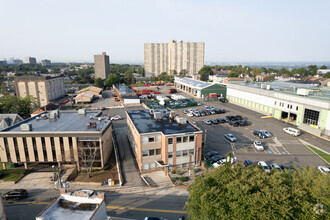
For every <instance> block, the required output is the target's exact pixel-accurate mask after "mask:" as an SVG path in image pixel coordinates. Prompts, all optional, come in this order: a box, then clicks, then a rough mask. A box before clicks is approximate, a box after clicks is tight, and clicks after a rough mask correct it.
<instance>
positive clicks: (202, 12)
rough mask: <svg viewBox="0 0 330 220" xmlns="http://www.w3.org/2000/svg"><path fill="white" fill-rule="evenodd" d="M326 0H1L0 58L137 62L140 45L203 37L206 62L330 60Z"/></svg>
mask: <svg viewBox="0 0 330 220" xmlns="http://www.w3.org/2000/svg"><path fill="white" fill-rule="evenodd" d="M329 8H330V1H326V0H319V1H317V3H316V2H310V1H307V0H304V1H298V0H292V1H284V0H278V1H272V2H271V1H261V0H250V1H244V0H233V1H224V0H208V1H203V2H201V1H198V0H192V1H187V0H176V1H175V0H164V1H160V0H141V1H133V0H130V1H128V0H121V1H119V0H117V1H105V0H104V1H103V0H96V1H86V0H82V1H63V0H58V1H47V3H45V2H44V1H42V0H31V1H23V0H16V1H10V0H3V1H2V3H1V7H0V17H1V18H2V21H3V22H2V30H3V31H2V34H1V35H0V42H1V43H0V59H1V60H2V59H3V58H6V59H7V60H8V59H9V58H11V57H15V58H19V59H22V60H24V57H28V56H32V57H36V58H37V61H38V62H40V60H42V59H50V60H51V61H52V62H81V63H83V62H89V63H92V62H93V55H94V54H100V53H102V52H103V51H105V52H107V54H109V55H110V62H111V63H118V64H121V63H122V64H124V63H127V64H143V56H144V43H148V42H157V43H166V42H168V41H169V40H172V39H174V40H178V41H180V40H183V41H191V42H205V63H260V62H261V63H263V62H264V63H269V62H275V63H281V62H282V63H287V62H289V63H290V62H292V63H297V62H306V63H309V62H310V63H312V62H319V63H322V62H325V63H326V62H329V61H330V53H329V51H330V38H329V36H330V28H329V27H330V19H329V18H328V17H329V16H328V9H329Z"/></svg>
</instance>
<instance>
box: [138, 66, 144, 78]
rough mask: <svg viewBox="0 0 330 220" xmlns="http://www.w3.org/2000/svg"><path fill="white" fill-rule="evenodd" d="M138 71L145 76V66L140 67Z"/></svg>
mask: <svg viewBox="0 0 330 220" xmlns="http://www.w3.org/2000/svg"><path fill="white" fill-rule="evenodd" d="M137 72H138V74H140V75H141V76H145V72H144V68H143V67H139V68H138V71H137Z"/></svg>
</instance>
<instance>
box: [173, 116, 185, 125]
mask: <svg viewBox="0 0 330 220" xmlns="http://www.w3.org/2000/svg"><path fill="white" fill-rule="evenodd" d="M175 121H176V122H177V123H178V124H181V125H185V124H187V119H186V118H185V117H183V116H177V117H175Z"/></svg>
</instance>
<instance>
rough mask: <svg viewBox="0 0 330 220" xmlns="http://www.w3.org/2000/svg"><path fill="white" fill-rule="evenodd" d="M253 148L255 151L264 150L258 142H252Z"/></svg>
mask: <svg viewBox="0 0 330 220" xmlns="http://www.w3.org/2000/svg"><path fill="white" fill-rule="evenodd" d="M253 146H254V147H255V148H256V149H257V150H264V146H262V144H261V142H260V141H255V142H253Z"/></svg>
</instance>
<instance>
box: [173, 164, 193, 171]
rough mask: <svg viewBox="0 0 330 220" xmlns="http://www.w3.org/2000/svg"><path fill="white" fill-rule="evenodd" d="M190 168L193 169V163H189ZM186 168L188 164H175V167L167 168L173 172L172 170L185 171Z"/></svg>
mask: <svg viewBox="0 0 330 220" xmlns="http://www.w3.org/2000/svg"><path fill="white" fill-rule="evenodd" d="M191 167H194V162H191V163H190V168H191ZM186 168H189V163H183V164H177V165H175V166H174V165H170V166H169V170H173V169H176V170H178V169H186Z"/></svg>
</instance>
